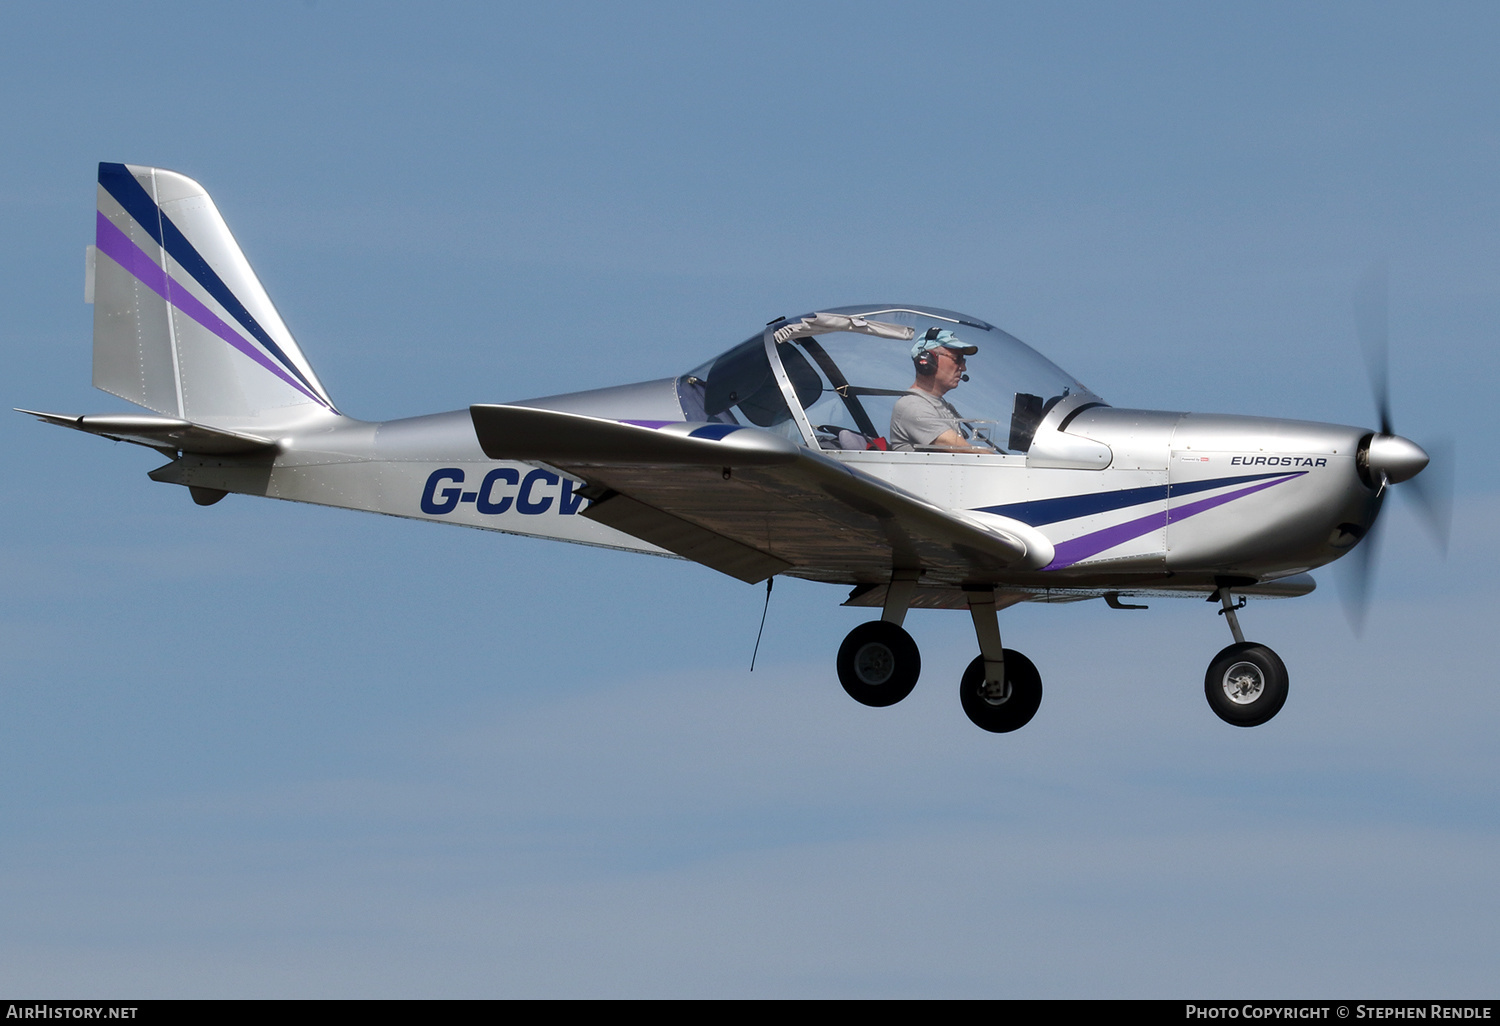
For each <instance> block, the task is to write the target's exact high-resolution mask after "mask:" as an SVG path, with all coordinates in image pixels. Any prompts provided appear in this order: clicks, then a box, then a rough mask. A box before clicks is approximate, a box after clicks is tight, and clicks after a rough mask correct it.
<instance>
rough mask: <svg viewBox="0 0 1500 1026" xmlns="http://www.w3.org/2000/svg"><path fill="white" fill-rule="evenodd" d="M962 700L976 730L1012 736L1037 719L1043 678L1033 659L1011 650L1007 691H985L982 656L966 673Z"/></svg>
mask: <svg viewBox="0 0 1500 1026" xmlns="http://www.w3.org/2000/svg"><path fill="white" fill-rule="evenodd" d="M958 697H959V700H960V701H961V702H963V706H964V712H965V713H967V714H968V716H969V719H971V720H973V721H974V725H975V726H976V727H981V728H983V729H985V730H988V731H989V732H990V733H992V734H1008V733H1010V732H1011V731H1012V730H1020V729H1021V728H1022V727H1024V726H1026V724H1028V723H1030V722H1031V718H1032V717H1033V716H1035V715H1036V711H1037V709H1038V708H1039V707H1040V706H1041V704H1042V675H1041V674H1040V673H1037V672H1036V666H1034V665H1033V664H1032V662H1031V660H1030V659H1027V658H1026V657H1025V656H1023V655H1022V654H1021V653H1019V652H1017V651H1015V650H1013V649H1009V648H1007V649H1006V650H1005V685H1004V687H1002V688H999V689H996V688H987V687H985V684H984V656H980V657H979V658H977V659H975V660H974V661H973V662H972V663H970V664H969V668H968V669H967V670H965V671H964V678H963V681H962V682H961V683H960V684H959V686H958Z"/></svg>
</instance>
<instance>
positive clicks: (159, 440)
mask: <svg viewBox="0 0 1500 1026" xmlns="http://www.w3.org/2000/svg"><path fill="white" fill-rule="evenodd" d="M16 412H17V413H27V414H30V415H31V416H33V417H36V418H37V419H38V420H43V421H46V422H47V423H48V424H56V425H57V426H58V427H66V428H73V429H74V430H75V431H87V432H88V433H89V434H91V435H99V436H100V437H102V438H111V439H114V440H115V441H117V442H134V443H135V444H136V445H145V446H149V447H150V448H152V449H172V450H181V451H182V452H190V453H198V454H201V455H205V456H230V455H236V456H243V455H249V454H251V453H257V452H274V451H275V450H276V448H277V446H276V443H275V442H273V441H270V440H269V439H266V438H257V437H255V436H254V435H246V434H241V433H240V432H238V431H225V430H224V429H222V428H211V427H204V426H203V425H202V424H193V423H191V422H189V421H186V420H178V419H177V418H175V417H152V416H149V415H147V414H136V413H101V414H91V415H88V416H83V417H80V416H75V415H73V414H67V413H43V412H41V411H40V410H22V409H17V410H16Z"/></svg>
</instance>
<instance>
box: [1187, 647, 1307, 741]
mask: <svg viewBox="0 0 1500 1026" xmlns="http://www.w3.org/2000/svg"><path fill="white" fill-rule="evenodd" d="M1286 690H1287V674H1286V664H1285V663H1283V662H1282V661H1281V657H1280V656H1279V655H1277V654H1276V653H1275V652H1272V651H1271V650H1270V649H1269V648H1267V647H1266V646H1264V645H1257V644H1255V643H1254V642H1249V641H1246V642H1241V643H1240V644H1236V645H1230V646H1229V647H1228V648H1226V649H1225V650H1224V651H1222V652H1220V653H1219V654H1218V655H1216V656H1215V657H1214V661H1213V662H1212V663H1210V664H1209V665H1208V674H1207V675H1206V676H1205V677H1204V678H1203V693H1204V694H1205V695H1207V696H1208V704H1209V705H1210V706H1211V707H1212V708H1213V711H1214V712H1215V713H1217V714H1218V716H1219V719H1221V720H1223V721H1224V722H1225V723H1233V724H1234V725H1235V726H1236V727H1258V726H1260V725H1261V724H1262V723H1264V722H1266V721H1267V720H1269V719H1270V718H1271V717H1272V716H1275V715H1276V714H1277V713H1279V712H1280V711H1281V707H1282V706H1283V705H1284V704H1286Z"/></svg>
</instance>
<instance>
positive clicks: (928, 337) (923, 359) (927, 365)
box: [912, 328, 969, 381]
mask: <svg viewBox="0 0 1500 1026" xmlns="http://www.w3.org/2000/svg"><path fill="white" fill-rule="evenodd" d="M941 330H942V329H940V328H928V329H927V334H925V335H923V336H922V341H923V342H931V341H932V340H933V339H935V338H937V337H938V333H939V332H940V331H941ZM912 362H913V363H915V364H916V365H917V374H918V375H920V376H922V377H927V376H928V375H929V374H936V373H937V369H938V358H937V350H936V349H924V350H922V351H921V352H920V353H918V354H917V355H916V356H914V357H912ZM958 378H959V380H960V381H968V380H969V376H968V375H967V374H960V375H959V376H958Z"/></svg>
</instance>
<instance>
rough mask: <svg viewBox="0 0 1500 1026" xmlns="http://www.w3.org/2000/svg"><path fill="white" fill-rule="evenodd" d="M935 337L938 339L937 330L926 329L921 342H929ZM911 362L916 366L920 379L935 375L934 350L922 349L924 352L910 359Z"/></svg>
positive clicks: (936, 365) (936, 366)
mask: <svg viewBox="0 0 1500 1026" xmlns="http://www.w3.org/2000/svg"><path fill="white" fill-rule="evenodd" d="M937 337H938V329H937V328H928V329H927V334H925V335H923V336H922V341H923V342H931V341H932V340H933V339H935V338H937ZM912 362H914V363H915V364H916V365H917V373H918V374H920V375H921V376H922V377H926V376H927V375H929V374H936V373H937V369H938V358H937V352H936V351H935V350H932V349H924V350H922V351H921V352H920V353H918V354H917V355H916V356H914V357H912Z"/></svg>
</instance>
